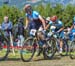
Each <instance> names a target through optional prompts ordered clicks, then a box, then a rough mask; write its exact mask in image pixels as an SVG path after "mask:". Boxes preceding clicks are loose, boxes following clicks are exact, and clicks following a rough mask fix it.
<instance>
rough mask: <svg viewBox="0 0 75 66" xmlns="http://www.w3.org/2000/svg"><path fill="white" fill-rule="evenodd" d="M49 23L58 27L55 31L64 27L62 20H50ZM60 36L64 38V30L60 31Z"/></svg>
mask: <svg viewBox="0 0 75 66" xmlns="http://www.w3.org/2000/svg"><path fill="white" fill-rule="evenodd" d="M49 25H50V26H55V27H56V29H55V32H57V31H58V30H59V29H60V28H62V27H63V23H62V21H60V20H57V21H56V22H52V21H50V22H49ZM59 36H60V38H63V37H64V33H63V31H61V32H59Z"/></svg>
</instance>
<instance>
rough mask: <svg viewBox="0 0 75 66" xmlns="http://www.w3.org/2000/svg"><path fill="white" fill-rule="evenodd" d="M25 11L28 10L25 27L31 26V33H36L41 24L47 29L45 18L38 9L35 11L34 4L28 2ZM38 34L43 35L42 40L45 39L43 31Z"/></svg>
mask: <svg viewBox="0 0 75 66" xmlns="http://www.w3.org/2000/svg"><path fill="white" fill-rule="evenodd" d="M24 11H25V12H26V26H25V29H26V28H29V31H30V34H33V35H35V32H36V30H39V28H40V27H41V26H42V27H43V29H45V20H44V19H43V17H42V16H41V15H40V14H39V13H38V12H37V11H33V9H32V6H31V5H30V4H26V5H25V6H24ZM38 35H39V36H38V37H40V35H41V37H40V38H42V40H44V38H43V37H44V36H43V34H42V33H41V32H40V34H39V33H38ZM42 44H43V43H42ZM39 45H40V44H39ZM43 46H44V45H43Z"/></svg>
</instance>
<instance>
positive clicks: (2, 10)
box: [0, 3, 75, 26]
mask: <svg viewBox="0 0 75 66" xmlns="http://www.w3.org/2000/svg"><path fill="white" fill-rule="evenodd" d="M33 9H34V10H36V11H38V12H39V13H40V14H41V15H42V16H44V17H49V16H50V17H51V16H53V15H57V16H58V18H59V19H60V20H62V22H63V23H64V25H65V26H71V24H72V21H73V16H74V15H75V6H73V5H70V4H68V5H67V6H62V5H61V4H57V5H56V7H52V6H51V5H50V4H49V3H48V4H47V5H42V4H40V5H37V6H36V7H35V6H33ZM5 15H7V16H9V19H10V20H11V21H12V22H13V24H14V23H16V22H17V19H18V18H19V17H25V16H24V15H25V13H24V12H23V11H22V10H19V9H18V8H16V7H15V6H12V7H10V6H7V5H3V6H2V7H0V23H2V22H3V17H4V16H5Z"/></svg>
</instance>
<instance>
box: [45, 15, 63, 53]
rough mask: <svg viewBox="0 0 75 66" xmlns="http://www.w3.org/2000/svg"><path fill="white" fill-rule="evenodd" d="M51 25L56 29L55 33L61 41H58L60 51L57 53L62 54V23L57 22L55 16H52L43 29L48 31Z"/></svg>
mask: <svg viewBox="0 0 75 66" xmlns="http://www.w3.org/2000/svg"><path fill="white" fill-rule="evenodd" d="M52 25H54V26H55V27H56V29H55V32H58V33H59V35H60V38H61V39H60V51H59V53H62V47H63V42H62V38H63V36H64V33H63V29H64V25H63V23H62V21H60V20H58V18H57V16H52V17H51V18H50V22H49V24H48V25H47V26H46V28H45V29H48V28H49V27H50V26H52Z"/></svg>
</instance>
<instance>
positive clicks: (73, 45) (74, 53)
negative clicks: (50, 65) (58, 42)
mask: <svg viewBox="0 0 75 66" xmlns="http://www.w3.org/2000/svg"><path fill="white" fill-rule="evenodd" d="M72 35H73V40H72V41H71V42H70V54H69V56H70V58H71V59H75V32H74V33H73V34H72Z"/></svg>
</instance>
